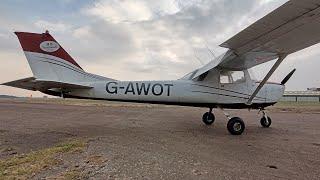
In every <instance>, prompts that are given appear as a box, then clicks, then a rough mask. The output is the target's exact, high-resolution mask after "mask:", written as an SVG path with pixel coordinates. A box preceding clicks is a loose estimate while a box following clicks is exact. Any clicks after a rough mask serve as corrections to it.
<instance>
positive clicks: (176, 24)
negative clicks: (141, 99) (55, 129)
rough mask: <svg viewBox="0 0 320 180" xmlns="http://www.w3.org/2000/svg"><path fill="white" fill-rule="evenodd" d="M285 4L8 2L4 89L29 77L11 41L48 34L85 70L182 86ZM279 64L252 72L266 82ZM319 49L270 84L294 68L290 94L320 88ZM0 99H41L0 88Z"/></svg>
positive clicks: (1, 11)
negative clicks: (224, 45)
mask: <svg viewBox="0 0 320 180" xmlns="http://www.w3.org/2000/svg"><path fill="white" fill-rule="evenodd" d="M285 2H286V0H241V1H240V0H161V1H154V0H140V1H138V0H95V1H87V0H55V1H43V0H28V1H24V0H2V1H1V3H0V24H1V26H0V61H1V62H2V63H1V66H0V83H3V82H7V81H11V80H16V79H20V78H26V77H31V76H32V73H31V70H30V68H29V66H28V64H27V61H26V59H25V57H24V54H23V52H22V50H21V48H20V44H19V42H18V40H17V38H16V36H15V35H14V34H13V32H14V31H29V32H38V33H41V32H44V31H45V30H46V29H48V30H49V31H50V33H51V34H52V35H53V36H54V37H55V38H56V40H57V41H58V42H59V43H60V44H61V45H62V46H63V47H64V48H65V49H66V50H67V51H68V52H69V54H70V55H71V56H73V58H74V59H76V61H77V62H78V63H79V64H80V66H81V67H82V68H83V69H85V70H86V71H89V72H91V73H95V74H99V75H103V76H107V77H110V78H114V79H119V80H171V79H178V78H180V77H182V76H183V75H185V74H187V73H189V72H190V71H192V70H194V69H195V68H199V67H200V66H202V64H205V63H207V62H209V61H210V60H212V58H213V57H212V55H211V54H210V53H209V52H208V50H207V47H209V48H210V49H211V50H212V51H213V52H214V53H215V54H216V55H218V54H219V53H222V52H224V51H225V49H224V48H219V47H218V45H219V44H221V43H222V42H224V41H226V40H227V39H229V38H230V37H232V36H233V35H235V34H236V33H238V32H239V31H241V30H242V29H244V28H246V27H247V26H249V25H250V24H252V23H253V22H255V21H256V20H258V19H260V18H262V17H263V16H265V15H266V14H268V13H269V12H271V11H272V10H274V9H275V8H277V7H279V6H281V5H282V4H283V3H285ZM272 63H273V62H270V63H267V64H265V65H261V66H259V67H256V68H254V69H253V71H254V72H255V74H256V77H257V78H260V79H261V78H263V75H264V74H266V73H267V71H268V70H269V68H270V67H271V65H272ZM319 66H320V46H319V45H316V46H313V47H311V48H308V49H306V50H303V51H300V52H298V53H295V54H292V55H290V56H289V57H288V58H287V59H286V61H285V62H284V63H283V64H282V65H281V66H280V68H279V69H278V70H277V71H276V73H275V74H274V75H273V76H272V78H271V80H272V81H278V82H279V81H281V80H282V79H283V78H284V76H285V75H286V74H287V73H289V72H290V71H291V70H292V69H293V68H297V72H296V74H295V75H294V76H293V78H292V79H291V80H290V81H289V82H288V84H287V90H305V89H306V88H308V87H319V86H320V78H319ZM0 94H10V95H18V96H30V94H33V95H34V96H39V95H41V93H35V92H30V91H24V90H19V89H15V88H9V87H4V86H1V87H0Z"/></svg>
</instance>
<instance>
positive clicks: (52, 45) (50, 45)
mask: <svg viewBox="0 0 320 180" xmlns="http://www.w3.org/2000/svg"><path fill="white" fill-rule="evenodd" d="M59 48H60V46H59V44H58V43H56V42H54V41H43V42H42V43H41V44H40V49H41V50H42V51H45V52H49V53H52V52H56V51H58V49H59Z"/></svg>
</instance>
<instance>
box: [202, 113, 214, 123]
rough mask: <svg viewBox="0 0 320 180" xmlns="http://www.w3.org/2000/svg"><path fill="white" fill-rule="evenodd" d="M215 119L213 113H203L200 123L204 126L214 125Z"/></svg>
mask: <svg viewBox="0 0 320 180" xmlns="http://www.w3.org/2000/svg"><path fill="white" fill-rule="evenodd" d="M215 119H216V118H215V117H214V114H213V113H209V112H206V113H204V114H203V116H202V121H203V122H204V123H205V124H206V125H212V124H213V123H214V120H215Z"/></svg>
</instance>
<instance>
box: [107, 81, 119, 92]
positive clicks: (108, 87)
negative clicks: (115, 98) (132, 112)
mask: <svg viewBox="0 0 320 180" xmlns="http://www.w3.org/2000/svg"><path fill="white" fill-rule="evenodd" d="M111 84H113V85H114V86H111V87H110V85H111ZM117 85H118V83H117V82H108V83H107V85H106V91H107V92H108V93H109V94H117V93H118V86H117Z"/></svg>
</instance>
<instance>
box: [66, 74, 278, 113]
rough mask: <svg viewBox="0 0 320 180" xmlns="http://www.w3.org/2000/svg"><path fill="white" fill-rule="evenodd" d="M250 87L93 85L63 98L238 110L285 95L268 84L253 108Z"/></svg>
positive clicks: (253, 85)
mask: <svg viewBox="0 0 320 180" xmlns="http://www.w3.org/2000/svg"><path fill="white" fill-rule="evenodd" d="M247 84H248V83H246V82H244V83H239V84H234V83H232V84H219V83H218V84H212V83H211V84H207V83H203V82H197V81H192V80H174V81H107V82H95V83H92V84H90V86H92V87H93V88H92V89H89V90H86V89H83V90H76V91H72V92H70V93H68V94H65V96H64V97H72V98H87V99H101V100H111V101H125V102H141V103H154V104H172V105H183V106H196V107H222V108H224V107H226V108H237V109H239V108H261V107H265V106H269V105H272V104H275V103H276V102H277V101H278V100H279V99H280V98H281V97H282V95H283V92H284V86H283V85H280V84H275V83H268V84H266V85H265V86H264V88H263V89H262V90H261V91H260V93H259V94H258V95H257V96H256V97H255V99H254V101H253V104H252V105H251V106H250V105H246V104H245V103H246V101H247V100H248V98H249V97H250V95H251V94H250V93H251V92H252V91H253V90H254V89H255V88H256V87H257V85H258V83H257V82H254V81H251V86H248V85H247Z"/></svg>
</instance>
